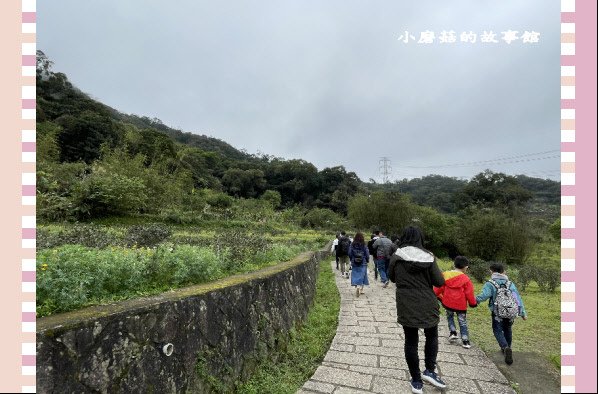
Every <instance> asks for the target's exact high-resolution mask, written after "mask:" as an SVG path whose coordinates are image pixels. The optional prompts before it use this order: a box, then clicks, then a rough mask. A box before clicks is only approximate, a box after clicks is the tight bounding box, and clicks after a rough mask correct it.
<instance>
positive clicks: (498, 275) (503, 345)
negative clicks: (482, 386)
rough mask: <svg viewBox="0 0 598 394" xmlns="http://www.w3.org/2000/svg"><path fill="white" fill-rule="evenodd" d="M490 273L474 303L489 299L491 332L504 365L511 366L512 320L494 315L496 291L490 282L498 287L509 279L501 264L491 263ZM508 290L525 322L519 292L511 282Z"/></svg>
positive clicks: (524, 313)
mask: <svg viewBox="0 0 598 394" xmlns="http://www.w3.org/2000/svg"><path fill="white" fill-rule="evenodd" d="M490 271H491V272H492V276H491V277H490V280H489V281H487V282H486V284H484V287H483V289H482V293H481V294H480V295H478V296H476V301H477V303H478V304H479V303H480V302H482V301H485V300H488V299H489V302H488V307H489V308H490V312H491V313H492V331H493V333H494V337H495V338H496V341H497V342H498V345H499V346H500V349H501V350H502V352H503V353H504V355H505V363H507V364H509V365H511V364H513V351H512V350H511V341H512V339H513V322H514V319H513V320H511V319H502V318H499V317H497V316H496V315H495V314H494V300H495V298H496V292H497V290H496V287H495V285H494V284H493V283H492V281H494V282H495V283H496V284H498V285H499V286H500V285H503V284H506V283H507V282H510V281H509V277H508V276H507V275H505V273H504V272H505V268H504V266H503V265H502V264H501V263H492V264H491V265H490ZM509 290H511V293H512V294H513V295H514V296H515V299H516V301H517V304H518V305H519V316H521V318H522V319H523V320H527V312H526V311H525V307H524V305H523V300H522V299H521V296H520V295H519V291H518V290H517V287H516V286H515V284H514V283H513V282H510V286H509Z"/></svg>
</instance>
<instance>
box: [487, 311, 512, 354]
mask: <svg viewBox="0 0 598 394" xmlns="http://www.w3.org/2000/svg"><path fill="white" fill-rule="evenodd" d="M492 332H493V333H494V337H495V338H496V340H497V342H498V345H499V346H500V348H501V349H504V348H506V347H511V341H512V340H513V320H511V319H500V321H499V320H496V317H495V315H494V312H492Z"/></svg>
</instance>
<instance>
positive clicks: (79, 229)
mask: <svg viewBox="0 0 598 394" xmlns="http://www.w3.org/2000/svg"><path fill="white" fill-rule="evenodd" d="M36 238H37V243H36V244H37V245H36V246H37V248H38V249H50V248H54V247H57V246H60V245H82V246H87V247H90V248H100V249H101V248H106V247H108V246H110V245H118V244H120V239H119V237H118V236H117V235H116V234H114V233H113V232H110V231H109V230H107V229H105V228H103V227H101V226H97V225H94V224H82V223H77V224H75V225H73V226H72V227H69V228H67V229H64V230H61V231H59V232H58V233H51V232H49V231H47V230H44V229H38V230H37V232H36Z"/></svg>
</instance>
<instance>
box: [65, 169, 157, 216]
mask: <svg viewBox="0 0 598 394" xmlns="http://www.w3.org/2000/svg"><path fill="white" fill-rule="evenodd" d="M74 189H75V190H74V194H75V200H76V201H77V205H78V206H79V207H80V211H81V214H82V216H86V217H91V218H94V217H101V216H105V215H108V214H127V213H135V212H139V211H141V210H142V209H143V207H144V206H145V204H146V202H147V201H148V193H147V192H148V190H147V188H146V186H145V184H144V182H143V180H142V179H140V178H137V177H129V176H125V175H121V174H114V173H108V172H103V171H101V170H98V169H96V170H94V173H93V174H91V175H89V176H88V177H86V178H85V179H84V180H83V181H82V182H81V183H80V184H78V185H77V186H76V187H75V188H74Z"/></svg>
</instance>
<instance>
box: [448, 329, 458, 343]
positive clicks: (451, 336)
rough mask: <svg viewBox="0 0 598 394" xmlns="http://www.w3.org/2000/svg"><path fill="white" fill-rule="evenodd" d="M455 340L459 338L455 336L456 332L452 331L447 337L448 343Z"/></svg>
mask: <svg viewBox="0 0 598 394" xmlns="http://www.w3.org/2000/svg"><path fill="white" fill-rule="evenodd" d="M457 338H459V337H458V336H457V333H456V332H454V331H453V332H451V334H450V335H449V341H450V342H453V341H456V340H457Z"/></svg>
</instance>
